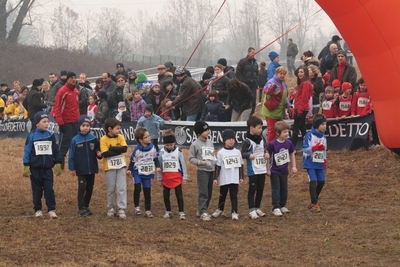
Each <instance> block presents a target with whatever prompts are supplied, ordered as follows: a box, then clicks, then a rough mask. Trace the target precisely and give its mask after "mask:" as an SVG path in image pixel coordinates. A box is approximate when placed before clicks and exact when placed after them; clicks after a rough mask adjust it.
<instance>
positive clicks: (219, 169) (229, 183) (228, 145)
mask: <svg viewBox="0 0 400 267" xmlns="http://www.w3.org/2000/svg"><path fill="white" fill-rule="evenodd" d="M222 140H223V141H224V147H223V148H222V149H221V150H219V151H218V153H217V164H216V166H215V177H214V186H217V185H219V192H220V194H219V201H218V208H217V210H216V211H215V212H214V213H213V214H212V215H211V216H212V217H214V218H217V217H219V216H220V215H221V214H222V213H223V212H224V208H225V200H226V196H227V194H228V191H229V195H230V199H231V205H232V210H231V213H232V220H239V215H238V193H239V184H242V183H243V158H242V155H241V153H240V151H239V150H238V149H236V148H235V147H234V146H235V142H236V137H235V132H234V131H232V130H231V129H226V130H224V131H223V132H222Z"/></svg>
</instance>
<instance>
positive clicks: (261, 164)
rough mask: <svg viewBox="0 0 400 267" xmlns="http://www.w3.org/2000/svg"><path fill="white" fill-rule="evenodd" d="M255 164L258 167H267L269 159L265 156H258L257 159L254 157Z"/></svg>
mask: <svg viewBox="0 0 400 267" xmlns="http://www.w3.org/2000/svg"><path fill="white" fill-rule="evenodd" d="M252 162H253V166H254V168H256V169H263V168H265V167H266V164H267V161H266V160H265V158H264V156H262V155H261V156H258V157H256V158H255V159H253V161H252Z"/></svg>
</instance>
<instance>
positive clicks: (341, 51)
mask: <svg viewBox="0 0 400 267" xmlns="http://www.w3.org/2000/svg"><path fill="white" fill-rule="evenodd" d="M337 54H338V55H343V56H344V57H345V58H347V55H346V52H345V51H343V50H339V52H337Z"/></svg>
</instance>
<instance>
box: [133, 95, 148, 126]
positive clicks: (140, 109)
mask: <svg viewBox="0 0 400 267" xmlns="http://www.w3.org/2000/svg"><path fill="white" fill-rule="evenodd" d="M146 105H147V104H146V101H144V100H143V98H142V97H140V99H139V100H135V99H133V100H132V102H131V121H138V120H139V119H140V117H142V116H143V115H144V108H145V107H146Z"/></svg>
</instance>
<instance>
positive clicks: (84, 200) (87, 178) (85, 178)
mask: <svg viewBox="0 0 400 267" xmlns="http://www.w3.org/2000/svg"><path fill="white" fill-rule="evenodd" d="M93 185H94V174H88V175H79V176H78V208H79V209H80V210H83V209H84V207H86V208H88V207H89V204H90V199H91V198H92V193H93Z"/></svg>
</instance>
